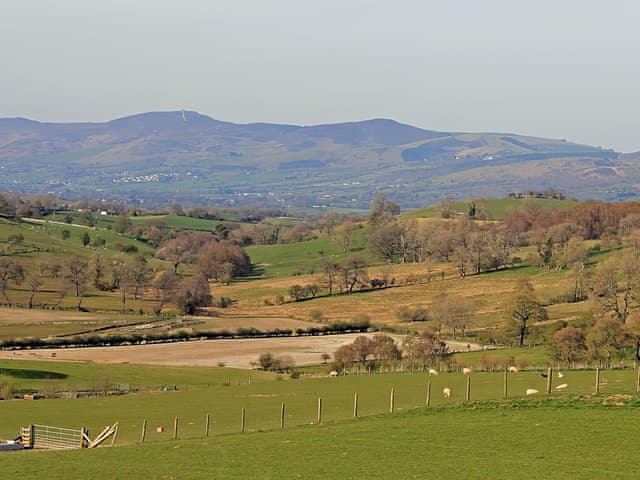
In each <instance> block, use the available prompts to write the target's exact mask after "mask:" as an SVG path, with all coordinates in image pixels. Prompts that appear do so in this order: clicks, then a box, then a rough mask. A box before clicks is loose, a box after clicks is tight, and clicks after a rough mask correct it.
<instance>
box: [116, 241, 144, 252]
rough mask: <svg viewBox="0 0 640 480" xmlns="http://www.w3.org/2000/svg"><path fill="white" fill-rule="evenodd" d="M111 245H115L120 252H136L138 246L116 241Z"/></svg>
mask: <svg viewBox="0 0 640 480" xmlns="http://www.w3.org/2000/svg"><path fill="white" fill-rule="evenodd" d="M113 246H114V247H116V248H117V249H118V250H120V251H121V252H124V253H137V252H138V247H136V246H135V245H128V244H124V243H120V242H116V243H114V244H113Z"/></svg>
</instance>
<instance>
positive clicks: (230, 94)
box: [0, 0, 640, 152]
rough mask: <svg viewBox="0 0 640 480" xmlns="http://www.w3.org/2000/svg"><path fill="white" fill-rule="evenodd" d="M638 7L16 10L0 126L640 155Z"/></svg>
mask: <svg viewBox="0 0 640 480" xmlns="http://www.w3.org/2000/svg"><path fill="white" fill-rule="evenodd" d="M638 18H640V2H638V1H637V0H607V1H603V0H535V1H533V0H440V1H431V0H394V1H390V0H389V1H383V0H366V1H365V0H313V1H312V0H135V1H131V0H109V1H104V0H100V1H96V0H58V1H56V2H52V1H50V0H19V1H17V0H2V1H0V117H27V118H32V119H35V120H41V121H64V122H67V121H104V120H110V119H113V118H118V117H122V116H125V115H129V114H134V113H140V112H146V111H158V110H179V109H188V110H196V111H199V112H201V113H204V114H206V115H209V116H212V117H214V118H217V119H220V120H227V121H234V122H240V123H245V122H256V121H266V122H278V123H293V124H301V125H309V124H318V123H333V122H342V121H354V120H363V119H368V118H381V117H384V118H393V119H395V120H397V121H400V122H403V123H409V124H412V125H416V126H419V127H422V128H427V129H433V130H445V131H485V132H488V131H491V132H513V133H521V134H527V135H534V136H542V137H550V138H566V139H568V140H571V141H575V142H580V143H588V144H590V145H595V146H603V147H607V148H614V149H616V150H618V151H623V152H629V151H638V150H640V135H639V132H638V125H639V122H638V115H637V113H638V111H640V92H639V91H638V86H639V85H640V61H638V58H639V56H640V55H639V53H640V28H638V27H637V21H638Z"/></svg>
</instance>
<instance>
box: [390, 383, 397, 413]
mask: <svg viewBox="0 0 640 480" xmlns="http://www.w3.org/2000/svg"><path fill="white" fill-rule="evenodd" d="M395 396H396V392H395V390H394V389H393V388H392V389H391V398H390V399H389V413H393V410H394V409H395V403H396V402H395V400H396V398H395Z"/></svg>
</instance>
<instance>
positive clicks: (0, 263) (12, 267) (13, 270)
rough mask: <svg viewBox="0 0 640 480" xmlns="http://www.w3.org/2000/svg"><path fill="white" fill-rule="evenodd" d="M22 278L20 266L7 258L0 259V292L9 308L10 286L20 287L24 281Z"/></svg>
mask: <svg viewBox="0 0 640 480" xmlns="http://www.w3.org/2000/svg"><path fill="white" fill-rule="evenodd" d="M24 278H25V277H24V269H23V268H22V265H19V264H17V263H16V262H14V261H13V260H12V259H10V258H7V257H1V258H0V292H2V295H3V296H4V298H5V299H6V301H7V304H8V305H9V306H11V299H10V297H9V287H10V285H11V284H13V285H14V286H16V285H20V284H21V283H22V282H23V281H24Z"/></svg>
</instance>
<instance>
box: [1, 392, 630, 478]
mask: <svg viewBox="0 0 640 480" xmlns="http://www.w3.org/2000/svg"><path fill="white" fill-rule="evenodd" d="M496 407H497V405H495V404H489V405H472V406H470V407H462V408H449V409H432V410H427V409H420V410H416V411H412V412H406V413H401V414H393V415H384V416H378V417H373V418H366V419H358V420H356V421H345V422H339V423H330V424H326V425H323V426H319V427H318V426H307V427H301V428H294V429H286V430H284V431H270V432H261V433H248V434H247V433H245V434H238V433H236V434H232V435H220V436H214V437H209V438H199V439H194V440H177V441H167V442H162V443H155V444H145V445H134V446H129V447H123V448H101V449H97V450H82V451H79V450H75V451H67V452H15V453H5V454H3V458H2V471H3V475H4V476H6V477H7V478H15V477H22V478H65V479H102V478H116V479H118V478H137V477H144V478H152V479H166V480H168V479H174V480H175V479H183V480H187V479H209V478H225V479H246V478H260V479H271V478H273V479H282V478H311V479H316V478H317V479H327V478H341V479H342V478H344V479H360V478H368V479H388V478H465V479H478V480H480V479H482V480H485V479H487V478H491V479H498V480H502V479H503V480H507V479H509V480H510V479H521V478H544V479H549V480H553V479H567V480H568V479H571V480H576V479H580V480H586V479H602V478H616V479H633V478H636V477H637V455H636V452H635V450H636V448H635V444H636V437H637V427H636V423H637V422H636V420H635V418H636V417H637V408H633V407H601V406H597V405H580V404H579V403H572V402H565V404H564V405H562V404H561V403H560V402H541V403H539V404H533V405H522V404H520V403H514V404H511V405H509V404H506V405H503V406H502V407H501V408H496Z"/></svg>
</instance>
